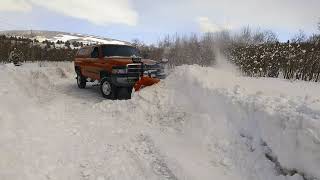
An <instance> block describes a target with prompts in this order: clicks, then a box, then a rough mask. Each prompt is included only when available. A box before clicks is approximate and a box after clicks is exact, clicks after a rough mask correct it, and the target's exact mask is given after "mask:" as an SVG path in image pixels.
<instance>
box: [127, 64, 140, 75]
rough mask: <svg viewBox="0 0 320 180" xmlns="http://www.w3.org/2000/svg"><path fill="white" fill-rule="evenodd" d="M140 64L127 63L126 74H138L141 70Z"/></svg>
mask: <svg viewBox="0 0 320 180" xmlns="http://www.w3.org/2000/svg"><path fill="white" fill-rule="evenodd" d="M141 68H142V66H141V64H128V65H127V72H128V74H133V75H138V76H139V75H140V74H141V71H142V69H141Z"/></svg>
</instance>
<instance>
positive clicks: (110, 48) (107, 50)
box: [102, 45, 140, 57]
mask: <svg viewBox="0 0 320 180" xmlns="http://www.w3.org/2000/svg"><path fill="white" fill-rule="evenodd" d="M102 51H103V56H104V57H111V56H124V57H131V56H139V55H140V53H139V50H138V49H137V48H135V47H131V46H124V45H104V46H102Z"/></svg>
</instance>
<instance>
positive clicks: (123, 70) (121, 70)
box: [112, 68, 127, 74]
mask: <svg viewBox="0 0 320 180" xmlns="http://www.w3.org/2000/svg"><path fill="white" fill-rule="evenodd" d="M112 74H127V68H113V69H112Z"/></svg>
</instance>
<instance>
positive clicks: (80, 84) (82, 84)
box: [77, 73, 87, 89]
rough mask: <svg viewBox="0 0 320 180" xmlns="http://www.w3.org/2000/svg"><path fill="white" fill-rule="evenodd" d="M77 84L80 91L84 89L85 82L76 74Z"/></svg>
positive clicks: (83, 78) (79, 74) (84, 79)
mask: <svg viewBox="0 0 320 180" xmlns="http://www.w3.org/2000/svg"><path fill="white" fill-rule="evenodd" d="M77 84H78V87H79V88H80V89H84V88H86V85H87V80H86V78H85V77H83V76H82V75H81V73H77Z"/></svg>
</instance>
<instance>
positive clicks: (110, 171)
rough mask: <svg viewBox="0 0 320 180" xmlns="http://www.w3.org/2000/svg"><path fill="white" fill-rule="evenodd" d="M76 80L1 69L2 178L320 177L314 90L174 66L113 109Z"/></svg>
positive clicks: (51, 72) (56, 67) (60, 71)
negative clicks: (164, 75) (160, 77)
mask: <svg viewBox="0 0 320 180" xmlns="http://www.w3.org/2000/svg"><path fill="white" fill-rule="evenodd" d="M74 77H75V75H74V72H73V66H72V63H40V64H38V63H33V64H32V63H30V64H24V65H23V66H21V67H14V66H12V65H0V87H1V89H0V98H1V102H0V124H1V126H0V144H1V148H0V157H5V158H1V159H2V161H1V163H0V179H21V178H23V179H99V180H102V179H105V180H106V179H148V180H149V179H201V180H203V179H212V178H217V179H226V180H229V179H263V180H267V179H269V180H275V179H280V180H285V179H291V180H299V179H300V180H301V179H303V177H302V176H304V178H309V179H311V178H310V177H316V178H318V179H319V178H320V174H319V172H318V171H317V167H320V151H319V149H320V147H319V146H320V143H319V137H320V134H319V129H320V124H319V116H320V99H319V97H320V96H319V95H320V86H319V85H318V84H316V83H308V82H289V81H285V80H279V79H267V78H260V79H255V78H246V77H239V76H237V75H235V74H234V73H230V72H225V71H223V70H219V69H215V68H210V67H207V68H205V67H200V66H180V67H177V68H175V69H174V70H173V71H172V72H171V74H170V76H169V77H168V78H167V79H165V80H164V81H162V82H160V83H159V84H157V85H154V86H152V87H147V88H145V89H143V90H142V91H140V92H136V93H134V94H133V98H132V99H131V100H129V101H109V100H104V99H103V98H101V96H100V94H99V91H98V88H95V87H90V85H89V86H88V88H86V89H84V90H82V89H78V88H77V86H76V82H75V79H74ZM266 154H269V155H270V154H271V155H273V156H274V157H277V160H278V162H279V163H280V165H281V166H282V168H286V169H289V170H296V171H297V172H298V173H294V175H290V174H287V175H285V174H283V173H281V171H279V169H278V168H279V167H278V166H279V165H277V164H275V162H272V161H270V159H268V158H267V157H266ZM309 176H310V177H309Z"/></svg>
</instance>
